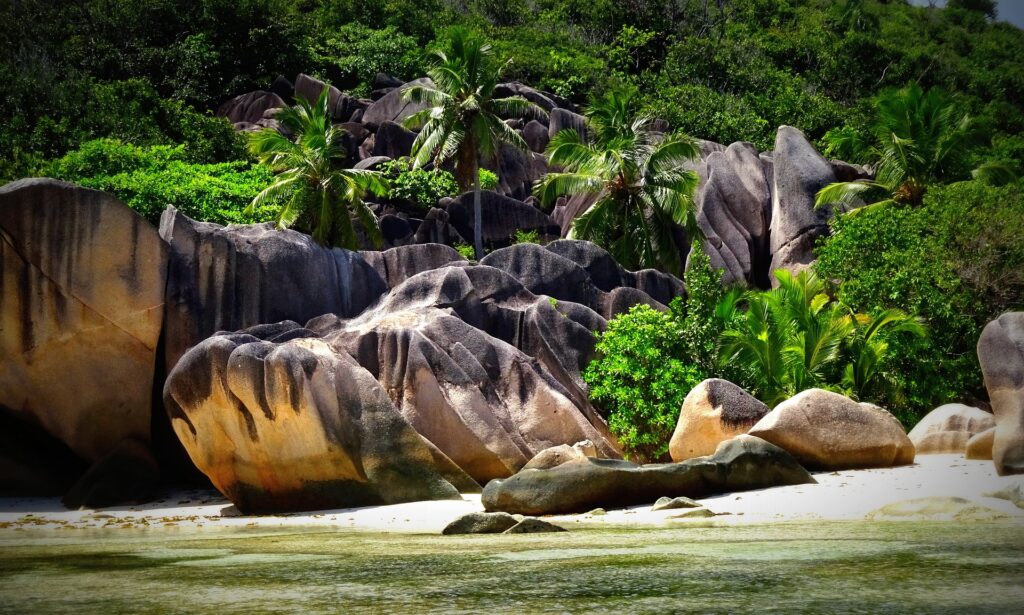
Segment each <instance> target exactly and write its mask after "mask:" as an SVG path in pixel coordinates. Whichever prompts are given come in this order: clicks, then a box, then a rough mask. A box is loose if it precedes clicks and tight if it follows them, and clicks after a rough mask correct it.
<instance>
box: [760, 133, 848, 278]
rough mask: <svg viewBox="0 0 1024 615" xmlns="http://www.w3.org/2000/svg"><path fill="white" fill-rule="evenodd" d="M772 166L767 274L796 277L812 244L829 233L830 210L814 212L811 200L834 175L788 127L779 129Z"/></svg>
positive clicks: (811, 257)
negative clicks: (784, 272) (783, 271)
mask: <svg viewBox="0 0 1024 615" xmlns="http://www.w3.org/2000/svg"><path fill="white" fill-rule="evenodd" d="M772 163H773V167H774V171H773V185H772V213H771V218H770V219H771V230H770V233H769V237H770V245H771V253H772V261H771V266H770V271H775V270H776V269H786V270H789V271H791V272H793V273H797V272H799V271H800V270H802V269H805V268H806V267H807V266H808V265H809V264H810V263H811V262H812V261H813V260H814V253H813V248H814V243H815V241H816V240H817V239H818V237H821V236H824V235H826V234H827V233H828V220H829V218H830V217H831V215H832V209H831V208H830V207H823V208H820V209H815V207H814V199H815V196H816V195H817V193H818V191H819V190H821V189H822V188H824V187H825V186H827V185H828V184H830V183H833V182H835V181H836V175H835V172H834V171H833V169H832V165H831V164H829V162H828V161H827V160H825V158H823V157H822V155H821V154H819V153H818V152H817V150H815V149H814V146H813V145H811V144H810V142H808V141H807V138H806V137H805V136H804V134H803V133H802V132H800V131H799V130H797V129H796V128H793V127H791V126H780V127H779V131H778V133H777V134H776V135H775V150H774V153H773V156H772Z"/></svg>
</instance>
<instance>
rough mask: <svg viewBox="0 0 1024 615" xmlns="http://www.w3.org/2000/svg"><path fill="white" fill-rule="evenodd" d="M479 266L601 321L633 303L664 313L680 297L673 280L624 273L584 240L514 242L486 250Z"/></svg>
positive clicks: (649, 271)
mask: <svg viewBox="0 0 1024 615" xmlns="http://www.w3.org/2000/svg"><path fill="white" fill-rule="evenodd" d="M480 264H481V265H486V266H488V267H495V268H497V269H501V270H502V271H505V272H506V273H509V274H510V275H512V276H513V277H514V278H516V279H517V280H519V281H520V282H521V283H522V284H523V285H524V286H525V287H526V288H527V289H528V290H529V291H530V292H532V293H534V294H538V295H548V296H550V297H554V298H555V299H557V300H559V301H571V302H574V303H580V304H583V305H586V306H588V307H590V308H591V309H593V310H594V311H596V312H597V313H599V314H601V315H602V316H603V317H604V318H606V319H607V318H612V317H613V316H615V315H616V314H619V313H621V312H624V311H626V310H628V309H629V308H631V307H632V306H634V305H636V304H638V303H646V304H647V305H650V306H651V307H654V308H656V309H665V305H667V304H668V303H670V302H671V301H672V299H673V298H675V297H676V296H680V295H685V287H684V286H683V283H682V282H681V281H680V280H679V279H678V278H676V277H674V276H672V275H669V274H666V273H661V272H658V271H654V270H653V269H644V270H641V271H637V272H631V271H626V270H625V269H622V268H621V267H620V266H619V265H618V263H616V262H615V261H614V259H612V258H611V256H610V255H609V254H608V253H607V252H606V251H604V250H603V249H601V248H600V247H598V246H597V245H595V244H592V243H590V242H586V241H576V240H560V241H555V242H552V243H550V244H548V246H540V245H537V244H532V243H522V244H516V245H513V246H509V247H507V248H502V249H500V250H495V251H494V252H491V253H490V254H488V255H487V256H485V257H484V258H483V259H482V260H481V261H480Z"/></svg>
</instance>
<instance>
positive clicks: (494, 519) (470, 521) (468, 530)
mask: <svg viewBox="0 0 1024 615" xmlns="http://www.w3.org/2000/svg"><path fill="white" fill-rule="evenodd" d="M518 524H519V520H518V519H516V518H515V517H513V516H512V515H510V514H508V513H501V512H498V513H485V512H475V513H469V514H468V515H462V516H461V517H459V518H458V519H456V520H455V521H452V522H451V523H449V524H448V525H446V526H445V527H444V529H443V530H441V534H443V535H445V536H458V535H460V534H501V533H502V532H504V531H506V530H508V529H510V528H512V527H515V526H516V525H518Z"/></svg>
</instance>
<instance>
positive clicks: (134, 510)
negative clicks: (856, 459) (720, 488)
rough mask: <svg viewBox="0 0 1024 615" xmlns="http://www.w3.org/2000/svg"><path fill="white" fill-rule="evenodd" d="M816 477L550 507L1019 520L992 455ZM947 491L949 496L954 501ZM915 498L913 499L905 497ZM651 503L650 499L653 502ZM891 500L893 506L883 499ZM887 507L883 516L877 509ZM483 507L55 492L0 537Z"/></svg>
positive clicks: (383, 516)
mask: <svg viewBox="0 0 1024 615" xmlns="http://www.w3.org/2000/svg"><path fill="white" fill-rule="evenodd" d="M814 478H815V480H817V481H818V484H810V485H794V486H787V487H775V488H771V489H761V490H755V491H745V492H737V493H728V494H721V495H716V496H711V497H707V498H701V499H698V501H699V502H700V503H701V504H703V505H704V506H705V507H706V508H707V509H709V510H710V511H711V512H713V513H715V514H714V516H712V517H695V518H682V519H678V518H673V517H674V516H675V515H679V514H681V513H683V512H685V510H680V509H676V510H662V511H652V510H651V504H647V505H644V506H634V507H630V508H626V509H619V510H608V511H605V512H603V513H601V512H597V513H584V514H572V515H553V516H547V517H544V519H545V520H548V521H551V522H553V523H556V524H559V525H562V526H563V527H566V528H567V529H569V530H572V529H573V528H574V527H576V528H584V527H585V528H601V527H608V528H612V527H614V528H630V527H634V528H638V529H639V528H658V527H663V528H665V527H669V528H670V527H682V526H684V524H695V523H696V524H704V525H706V524H708V523H711V524H714V525H736V524H743V525H752V524H764V523H769V524H772V523H787V522H808V521H862V520H871V519H875V520H884V521H890V520H895V521H899V520H908V521H920V520H930V521H987V520H999V521H1009V522H1013V523H1019V524H1021V525H1024V509H1022V508H1020V507H1018V506H1017V505H1016V504H1015V503H1014V502H1011V501H1009V500H1006V499H1000V498H995V497H991V496H989V495H988V494H990V493H993V492H996V491H1000V490H1004V489H1013V488H1017V489H1019V490H1024V477H1022V476H998V475H997V474H996V473H995V469H994V467H993V465H992V462H991V461H976V460H968V459H964V458H963V457H962V456H960V455H921V456H919V457H918V459H917V460H916V461H915V463H914V464H913V465H910V466H902V467H897V468H882V469H869V470H846V471H839V472H818V473H815V474H814ZM954 498H956V499H954ZM913 500H918V502H915V503H908V502H909V501H913ZM652 504H653V503H652ZM893 504H898V505H899V506H896V507H892V506H890V505H893ZM886 506H890V508H889V509H888V511H889V513H891V514H879V513H876V511H878V510H879V509H881V508H883V507H886ZM482 510H483V506H482V504H481V503H480V495H479V494H463V496H462V499H461V500H436V501H424V502H407V503H403V504H392V505H386V506H369V507H362V508H351V509H339V510H329V511H310V512H303V513H286V514H277V515H263V516H244V515H241V514H240V513H239V512H238V511H237V509H235V508H234V506H233V505H232V504H231V502H230V501H228V500H227V499H226V498H224V497H223V496H222V495H220V494H219V493H217V492H216V491H213V490H201V491H172V492H167V493H164V494H162V497H160V498H158V499H157V500H155V501H153V502H149V503H147V504H140V505H135V506H118V507H111V508H105V509H99V510H67V509H65V508H64V507H63V506H62V505H61V504H60V498H57V497H34V498H16V497H15V498H12V497H5V498H0V539H10V538H19V537H26V536H27V535H28V531H29V530H72V531H73V530H79V531H81V530H92V531H95V530H133V529H134V530H160V531H168V532H171V531H174V530H180V529H189V530H192V529H245V528H279V529H280V528H294V529H299V528H325V529H326V528H334V529H338V530H354V531H368V532H383V533H396V534H424V533H426V534H439V533H440V532H441V530H442V529H443V528H444V527H445V526H446V525H447V524H448V523H450V522H451V521H453V520H454V519H456V518H458V517H460V516H462V515H464V514H467V513H471V512H479V511H482Z"/></svg>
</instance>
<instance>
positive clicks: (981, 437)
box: [964, 427, 996, 461]
mask: <svg viewBox="0 0 1024 615" xmlns="http://www.w3.org/2000/svg"><path fill="white" fill-rule="evenodd" d="M995 440H996V428H995V427H992V428H990V429H986V430H985V431H982V432H980V433H977V434H975V435H973V436H971V439H970V440H968V441H967V446H966V447H964V457H966V458H968V459H983V460H989V461H991V459H992V445H993V443H994V442H995Z"/></svg>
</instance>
